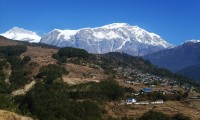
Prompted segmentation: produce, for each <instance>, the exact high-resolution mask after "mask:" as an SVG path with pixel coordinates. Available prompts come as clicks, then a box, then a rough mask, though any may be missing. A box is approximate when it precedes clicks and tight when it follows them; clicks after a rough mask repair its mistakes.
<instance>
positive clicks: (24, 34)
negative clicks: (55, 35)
mask: <svg viewBox="0 0 200 120" xmlns="http://www.w3.org/2000/svg"><path fill="white" fill-rule="evenodd" d="M1 35H2V36H4V37H7V38H9V39H13V40H19V41H28V42H39V41H40V38H41V37H40V36H39V35H37V33H35V32H32V31H29V30H26V29H23V28H19V27H13V28H12V29H10V30H8V31H7V32H5V33H2V34H1Z"/></svg>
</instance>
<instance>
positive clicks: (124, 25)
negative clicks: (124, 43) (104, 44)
mask: <svg viewBox="0 0 200 120" xmlns="http://www.w3.org/2000/svg"><path fill="white" fill-rule="evenodd" d="M129 26H130V25H129V24H127V23H112V24H108V25H104V26H102V27H101V28H106V29H116V28H121V27H129Z"/></svg>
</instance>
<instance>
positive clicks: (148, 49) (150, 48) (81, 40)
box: [40, 23, 172, 55]
mask: <svg viewBox="0 0 200 120" xmlns="http://www.w3.org/2000/svg"><path fill="white" fill-rule="evenodd" d="M40 42H42V43H46V44H50V45H55V46H58V47H66V46H69V47H77V48H83V49H85V50H87V51H88V52H91V53H98V54H103V53H107V52H114V51H118V52H126V53H128V54H131V55H145V54H149V53H152V52H155V51H159V50H162V49H166V48H168V47H171V46H172V45H171V44H169V43H167V42H166V41H165V40H163V39H162V38H161V37H160V36H159V35H157V34H155V33H150V32H148V31H146V30H144V29H142V28H140V27H138V26H131V25H129V24H127V23H113V24H108V25H104V26H101V27H95V28H82V29H79V30H60V29H54V30H52V31H51V32H49V33H47V34H45V35H44V36H42V38H41V41H40Z"/></svg>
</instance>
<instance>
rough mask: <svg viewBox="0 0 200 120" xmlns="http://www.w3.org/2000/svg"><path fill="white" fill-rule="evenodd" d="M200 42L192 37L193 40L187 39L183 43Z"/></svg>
mask: <svg viewBox="0 0 200 120" xmlns="http://www.w3.org/2000/svg"><path fill="white" fill-rule="evenodd" d="M199 42H200V40H194V39H192V40H186V41H185V42H184V43H183V44H185V43H199Z"/></svg>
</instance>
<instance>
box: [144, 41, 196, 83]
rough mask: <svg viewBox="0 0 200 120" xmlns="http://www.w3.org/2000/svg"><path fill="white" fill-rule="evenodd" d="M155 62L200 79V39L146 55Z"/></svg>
mask: <svg viewBox="0 0 200 120" xmlns="http://www.w3.org/2000/svg"><path fill="white" fill-rule="evenodd" d="M143 58H144V59H147V60H150V61H151V62H152V63H153V64H155V65H157V66H159V67H163V68H167V69H169V70H171V71H173V72H176V73H179V74H182V75H185V76H187V77H189V78H192V79H194V80H198V81H200V78H199V77H198V76H199V68H200V67H199V65H200V40H191V41H186V42H185V43H183V44H182V45H180V46H176V47H174V48H171V49H166V50H162V51H159V52H155V53H152V54H149V55H146V56H143Z"/></svg>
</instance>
